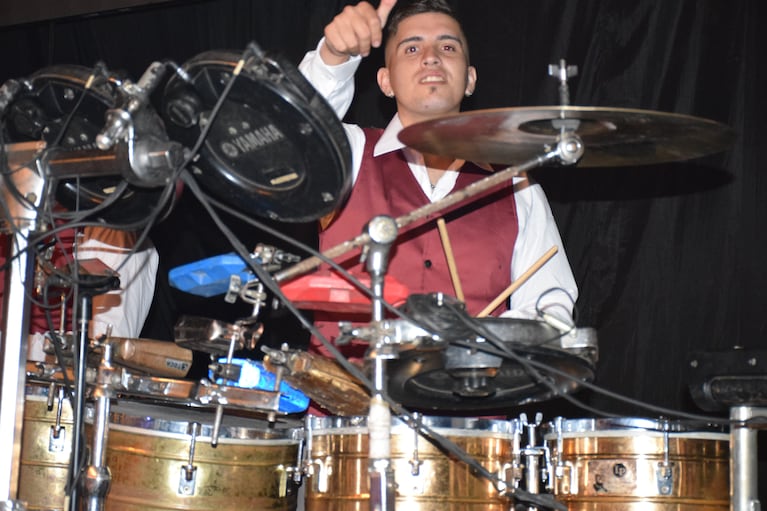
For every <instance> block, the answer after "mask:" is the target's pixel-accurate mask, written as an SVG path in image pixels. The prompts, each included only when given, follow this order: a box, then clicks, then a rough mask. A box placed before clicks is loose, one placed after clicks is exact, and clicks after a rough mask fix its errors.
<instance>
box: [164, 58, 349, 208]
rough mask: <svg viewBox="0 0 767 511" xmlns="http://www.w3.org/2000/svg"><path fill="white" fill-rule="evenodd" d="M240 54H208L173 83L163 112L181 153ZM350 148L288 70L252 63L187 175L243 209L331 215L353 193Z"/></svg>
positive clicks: (312, 93)
mask: <svg viewBox="0 0 767 511" xmlns="http://www.w3.org/2000/svg"><path fill="white" fill-rule="evenodd" d="M239 59H240V55H239V54H237V53H234V52H225V51H223V52H220V51H219V52H206V53H203V54H200V55H198V56H197V57H195V58H193V59H192V60H190V61H189V62H187V63H186V64H185V65H184V69H185V71H186V72H187V73H188V74H189V76H190V77H191V80H190V81H189V82H187V81H184V80H182V79H180V78H178V77H173V78H172V79H171V80H170V81H169V82H168V84H167V86H166V88H165V93H164V96H163V106H162V115H163V118H164V119H165V123H166V126H167V129H168V133H169V135H170V136H171V138H172V139H174V140H179V141H180V142H182V143H183V144H184V145H186V146H188V147H193V146H195V144H196V143H197V141H198V138H199V137H200V134H201V133H202V131H203V129H205V127H206V126H207V124H208V123H210V122H211V116H212V111H213V109H214V108H215V106H216V104H217V103H218V102H219V99H220V98H221V96H222V94H223V93H224V89H225V88H226V87H227V85H228V84H229V83H230V81H231V80H232V75H233V71H234V69H235V67H236V66H237V61H238V60H239ZM350 166H351V149H350V147H349V143H348V140H347V138H346V135H345V133H344V131H343V128H342V126H341V122H340V120H339V119H338V117H337V116H336V114H335V113H334V112H333V110H332V109H331V108H330V106H328V104H327V103H326V102H325V100H324V98H322V96H320V94H319V93H318V92H317V91H316V90H315V89H314V88H313V87H312V86H311V85H310V84H309V83H308V82H307V81H306V79H305V78H304V77H303V75H301V73H300V72H298V70H297V69H295V68H294V67H293V66H292V65H291V64H289V63H288V62H286V61H285V60H283V59H282V58H279V57H276V56H265V57H258V58H253V59H251V60H250V61H249V62H248V63H247V64H246V65H245V67H244V68H243V70H242V72H241V74H240V75H239V76H238V77H237V78H236V79H235V80H234V82H233V84H232V87H231V89H230V90H229V91H228V93H227V95H226V97H225V99H224V100H223V102H222V103H221V107H220V110H219V111H218V113H217V115H216V117H215V119H213V120H212V125H211V127H210V131H209V132H208V134H207V136H206V138H205V142H204V144H203V146H202V147H201V148H200V158H199V160H197V161H196V162H195V163H194V166H193V168H192V172H193V174H194V175H195V177H196V178H197V179H198V180H199V181H200V182H201V184H203V185H204V186H205V187H207V188H209V190H210V192H211V195H214V196H216V197H217V198H219V199H220V200H222V201H225V202H226V203H227V204H230V205H232V206H234V207H236V208H238V209H239V210H241V211H243V212H245V213H252V214H255V215H258V216H262V217H265V218H268V219H271V220H281V221H286V222H306V221H311V220H316V219H319V218H320V217H322V216H324V215H326V214H328V213H330V212H332V211H333V210H334V209H335V208H336V207H337V206H338V205H339V204H340V203H341V202H342V201H343V200H344V199H345V198H346V196H347V195H348V193H349V190H350V189H351V173H350Z"/></svg>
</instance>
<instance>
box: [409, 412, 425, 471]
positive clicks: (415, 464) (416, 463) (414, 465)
mask: <svg viewBox="0 0 767 511" xmlns="http://www.w3.org/2000/svg"><path fill="white" fill-rule="evenodd" d="M413 419H414V420H415V422H416V424H415V425H413V426H411V431H412V432H413V456H412V457H411V458H410V459H409V460H408V461H407V462H408V464H409V465H410V474H411V475H414V476H417V475H419V474H420V473H421V465H423V461H421V460H420V459H419V458H418V437H419V436H421V435H420V433H419V432H418V428H419V426H420V421H421V417H420V415H418V414H414V416H413Z"/></svg>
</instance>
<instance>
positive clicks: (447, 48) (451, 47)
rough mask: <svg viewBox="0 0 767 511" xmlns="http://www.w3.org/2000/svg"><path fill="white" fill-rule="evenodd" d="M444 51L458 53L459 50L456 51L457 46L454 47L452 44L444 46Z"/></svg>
mask: <svg viewBox="0 0 767 511" xmlns="http://www.w3.org/2000/svg"><path fill="white" fill-rule="evenodd" d="M442 51H446V52H455V51H457V50H456V48H455V46H454V45H452V44H446V45H444V46H443V47H442Z"/></svg>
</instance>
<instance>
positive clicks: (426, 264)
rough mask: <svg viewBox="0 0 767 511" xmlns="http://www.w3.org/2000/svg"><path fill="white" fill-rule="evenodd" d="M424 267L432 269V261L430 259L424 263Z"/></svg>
mask: <svg viewBox="0 0 767 511" xmlns="http://www.w3.org/2000/svg"><path fill="white" fill-rule="evenodd" d="M423 265H424V266H425V267H426V268H431V260H429V259H427V260H425V261H424V262H423Z"/></svg>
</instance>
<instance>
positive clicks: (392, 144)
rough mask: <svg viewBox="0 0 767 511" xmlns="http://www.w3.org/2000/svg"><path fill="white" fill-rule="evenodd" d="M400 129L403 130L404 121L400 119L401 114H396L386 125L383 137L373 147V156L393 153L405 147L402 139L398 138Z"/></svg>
mask: <svg viewBox="0 0 767 511" xmlns="http://www.w3.org/2000/svg"><path fill="white" fill-rule="evenodd" d="M400 131H402V121H400V120H399V114H394V117H393V118H392V120H391V121H389V125H388V126H386V129H385V130H384V132H383V134H382V135H381V138H380V139H378V142H377V143H376V146H375V148H374V149H373V156H381V155H382V154H386V153H391V152H393V151H397V150H399V149H402V148H403V147H405V144H403V143H402V142H400V139H399V138H397V135H398V134H399V132H400Z"/></svg>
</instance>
